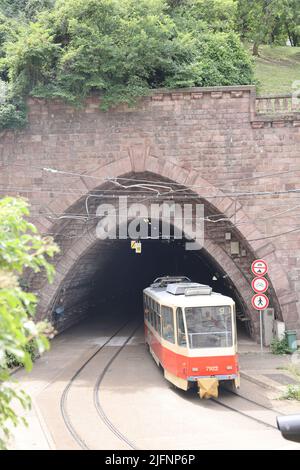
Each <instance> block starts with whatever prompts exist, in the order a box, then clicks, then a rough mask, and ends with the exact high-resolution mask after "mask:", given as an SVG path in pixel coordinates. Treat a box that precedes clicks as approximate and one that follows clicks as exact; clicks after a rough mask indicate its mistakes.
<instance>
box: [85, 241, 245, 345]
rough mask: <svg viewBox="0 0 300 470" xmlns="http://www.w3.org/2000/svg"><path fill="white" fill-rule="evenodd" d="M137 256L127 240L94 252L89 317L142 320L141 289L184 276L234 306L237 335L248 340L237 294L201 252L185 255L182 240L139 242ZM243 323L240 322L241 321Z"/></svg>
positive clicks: (226, 278)
mask: <svg viewBox="0 0 300 470" xmlns="http://www.w3.org/2000/svg"><path fill="white" fill-rule="evenodd" d="M141 243H142V251H141V253H139V254H138V253H135V251H134V250H133V249H131V243H130V240H111V241H109V245H108V246H106V247H105V250H103V247H102V248H101V242H99V250H98V251H96V253H95V256H94V258H93V262H94V263H99V269H98V270H97V271H96V273H95V274H94V276H93V278H92V279H90V282H89V288H90V293H89V296H88V303H89V315H93V317H95V316H96V317H97V316H98V315H102V314H103V312H107V311H111V312H112V313H111V314H112V315H113V314H117V315H121V316H124V318H125V317H129V316H131V315H135V316H140V318H141V319H142V316H143V305H142V304H143V300H142V299H143V295H142V292H143V289H144V288H146V287H148V286H149V285H150V284H151V283H152V282H153V280H154V279H155V278H156V277H159V276H163V275H184V276H187V277H189V278H190V279H191V280H192V281H195V282H200V283H202V284H208V285H210V286H211V287H212V288H213V290H214V291H215V292H220V293H222V294H224V295H227V296H229V297H232V298H233V299H234V300H235V302H236V311H237V326H238V331H240V334H243V335H245V334H246V335H247V336H249V331H248V328H247V324H248V322H247V320H246V321H245V316H244V313H243V311H244V309H243V305H242V302H241V301H240V299H239V296H238V293H237V292H236V290H235V288H234V286H233V285H232V283H231V281H230V279H229V278H228V276H227V275H226V273H224V272H222V270H221V269H220V267H218V266H217V265H216V263H215V262H214V261H213V260H211V259H209V257H208V255H207V254H206V253H205V252H204V250H203V249H202V250H196V251H186V250H185V240H142V241H141ZM242 320H243V321H242Z"/></svg>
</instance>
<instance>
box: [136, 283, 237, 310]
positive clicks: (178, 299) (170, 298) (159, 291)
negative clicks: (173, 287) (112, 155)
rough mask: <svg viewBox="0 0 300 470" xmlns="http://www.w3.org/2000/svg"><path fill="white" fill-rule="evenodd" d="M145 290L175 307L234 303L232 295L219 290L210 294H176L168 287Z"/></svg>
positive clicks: (156, 298)
mask: <svg viewBox="0 0 300 470" xmlns="http://www.w3.org/2000/svg"><path fill="white" fill-rule="evenodd" d="M143 292H144V293H145V294H148V295H150V296H151V297H152V298H153V299H154V300H155V301H156V302H159V303H160V304H163V305H173V306H175V307H210V306H211V307H213V306H220V305H233V304H234V300H233V299H232V298H231V297H227V296H226V295H223V294H219V293H217V292H212V293H211V294H209V295H184V294H180V295H174V294H170V293H169V292H167V289H166V287H155V288H153V287H147V288H146V289H144V291H143Z"/></svg>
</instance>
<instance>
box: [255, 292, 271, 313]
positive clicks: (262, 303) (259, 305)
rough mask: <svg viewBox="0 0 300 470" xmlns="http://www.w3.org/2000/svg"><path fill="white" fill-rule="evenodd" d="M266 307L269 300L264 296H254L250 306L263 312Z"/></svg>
mask: <svg viewBox="0 0 300 470" xmlns="http://www.w3.org/2000/svg"><path fill="white" fill-rule="evenodd" d="M268 305H269V299H268V297H267V296H266V295H265V294H256V295H254V296H253V297H252V306H253V308H255V309H256V310H264V309H265V308H268Z"/></svg>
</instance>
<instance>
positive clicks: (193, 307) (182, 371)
mask: <svg viewBox="0 0 300 470" xmlns="http://www.w3.org/2000/svg"><path fill="white" fill-rule="evenodd" d="M143 292H144V321H145V338H146V343H147V344H148V345H149V349H150V352H151V354H152V356H153V358H154V360H155V362H156V363H157V365H161V366H162V368H163V370H164V375H165V378H166V379H167V380H169V381H170V382H172V383H173V384H174V385H176V386H177V387H179V388H181V389H183V390H187V389H188V388H189V387H191V386H192V385H193V384H195V383H196V384H197V385H198V388H199V395H200V397H201V398H210V397H217V396H218V386H219V382H223V381H226V382H227V383H229V384H230V386H231V387H234V388H238V387H239V383H240V376H239V366H238V358H237V335H236V321H235V303H234V301H233V300H232V299H231V298H230V297H226V296H224V295H222V294H218V293H216V292H213V291H212V288H211V287H209V286H206V285H203V284H198V283H193V282H191V281H190V279H188V278H186V277H170V276H167V277H160V278H157V279H156V280H155V281H154V283H153V284H152V285H151V286H150V287H148V288H146V289H144V291H143Z"/></svg>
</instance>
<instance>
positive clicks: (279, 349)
mask: <svg viewBox="0 0 300 470" xmlns="http://www.w3.org/2000/svg"><path fill="white" fill-rule="evenodd" d="M270 348H271V352H272V353H273V354H290V352H291V351H290V349H289V346H288V342H287V339H286V337H284V338H283V339H280V340H279V339H277V338H274V339H272V341H271V344H270Z"/></svg>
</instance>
